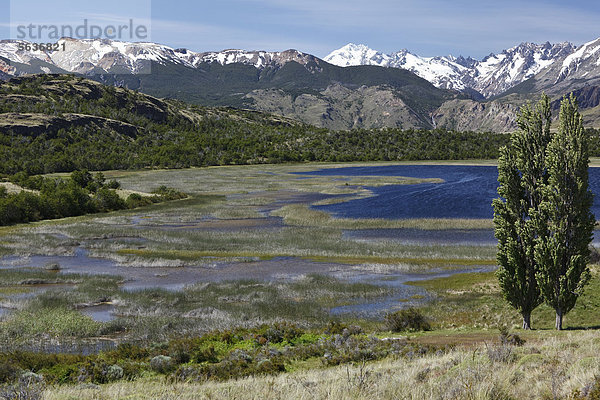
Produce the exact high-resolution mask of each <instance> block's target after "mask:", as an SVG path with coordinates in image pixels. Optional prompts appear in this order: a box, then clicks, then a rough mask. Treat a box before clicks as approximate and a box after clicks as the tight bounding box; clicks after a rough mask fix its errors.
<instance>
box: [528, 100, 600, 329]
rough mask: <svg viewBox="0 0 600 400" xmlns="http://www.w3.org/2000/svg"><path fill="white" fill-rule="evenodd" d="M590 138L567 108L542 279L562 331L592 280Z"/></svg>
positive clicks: (550, 153)
mask: <svg viewBox="0 0 600 400" xmlns="http://www.w3.org/2000/svg"><path fill="white" fill-rule="evenodd" d="M588 147H589V138H588V136H587V134H586V132H585V130H584V129H583V123H582V118H581V114H579V111H578V107H577V101H576V99H575V97H574V96H573V95H572V94H571V96H570V97H569V98H567V97H565V98H564V99H563V101H562V102H561V107H560V116H559V126H558V132H557V133H555V134H554V135H553V137H552V140H551V142H550V143H549V145H548V149H547V156H546V164H547V169H548V174H549V179H548V181H547V183H546V184H544V185H543V197H544V200H543V202H542V203H541V205H540V210H541V212H540V214H539V216H538V221H539V224H538V229H539V231H540V236H539V238H538V244H537V246H536V250H535V253H536V254H535V255H536V257H535V258H536V262H537V264H538V270H537V273H536V277H537V281H538V284H539V287H540V291H541V295H542V297H543V299H544V301H545V302H546V303H547V304H548V305H549V306H551V307H552V308H553V309H554V310H555V311H556V329H559V330H560V329H562V323H563V316H564V315H565V314H566V313H567V312H569V311H570V310H571V309H573V307H574V306H575V303H576V301H577V299H578V298H579V296H580V295H581V294H582V292H583V288H584V286H585V284H586V283H587V282H588V280H589V270H588V267H587V264H588V262H589V257H590V251H589V244H590V242H591V241H592V234H593V229H594V224H595V218H594V215H593V214H592V212H591V206H592V202H593V195H592V193H591V191H590V190H589V187H588V167H589V151H588Z"/></svg>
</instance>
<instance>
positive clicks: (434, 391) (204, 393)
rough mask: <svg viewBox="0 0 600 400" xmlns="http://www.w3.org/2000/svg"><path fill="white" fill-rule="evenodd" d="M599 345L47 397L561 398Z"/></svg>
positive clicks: (489, 346)
mask: <svg viewBox="0 0 600 400" xmlns="http://www.w3.org/2000/svg"><path fill="white" fill-rule="evenodd" d="M599 344H600V334H598V332H583V331H580V332H569V333H564V334H561V335H557V336H550V337H547V338H545V339H540V340H529V341H528V342H527V343H526V344H525V345H524V346H522V347H513V346H509V347H506V346H504V347H503V346H502V345H501V344H500V343H499V341H498V340H497V339H496V340H494V341H490V342H487V343H485V344H479V345H476V346H475V347H473V346H470V347H461V348H456V349H454V350H449V351H440V352H438V354H435V355H430V356H422V357H421V356H418V355H415V356H414V358H410V357H409V358H408V359H406V358H402V359H386V360H384V361H380V362H373V363H364V364H363V363H359V364H356V365H352V366H339V367H335V368H327V369H322V368H316V369H311V370H303V371H298V372H293V373H286V374H282V375H279V376H276V377H261V376H259V377H252V378H246V379H241V380H235V381H229V382H223V383H218V382H217V383H215V382H208V383H176V384H171V383H167V382H165V381H164V380H163V379H157V378H145V379H142V380H139V381H136V382H119V383H116V384H111V385H106V386H101V387H94V388H89V387H85V386H75V387H72V386H71V387H68V386H67V387H57V388H50V389H49V390H48V391H47V392H46V393H45V396H44V399H46V400H55V399H125V398H126V399H164V400H170V399H301V400H304V399H306V400H308V399H311V400H312V399H382V400H385V399H390V400H391V399H482V400H483V399H540V398H550V399H552V398H555V399H559V398H566V397H567V396H569V395H571V394H572V393H573V392H574V391H576V390H581V389H583V388H584V387H586V385H589V384H590V383H592V382H594V380H595V375H597V374H598V373H599V372H600V357H598V352H597V349H598V345H599ZM497 354H501V355H505V356H506V357H497V356H496V355H497Z"/></svg>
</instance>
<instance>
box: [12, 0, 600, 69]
mask: <svg viewBox="0 0 600 400" xmlns="http://www.w3.org/2000/svg"><path fill="white" fill-rule="evenodd" d="M11 3H12V7H9V4H11ZM99 3H100V4H99ZM9 8H12V10H11V11H12V13H11V12H9V11H8V10H9ZM11 14H12V19H11V18H10V17H9V16H10V15H11ZM84 18H89V19H90V20H91V21H97V22H98V23H99V24H109V23H112V22H115V21H117V22H119V21H127V20H129V19H130V18H134V19H135V20H136V21H138V22H139V23H144V24H147V25H151V36H150V39H151V40H152V41H154V42H158V43H163V44H166V45H169V46H172V47H187V48H189V49H191V50H195V51H208V50H222V49H226V48H244V49H248V50H285V49H288V48H296V49H298V50H302V51H305V52H309V53H312V54H315V55H317V56H320V57H323V56H325V55H327V54H328V53H329V52H330V51H331V50H334V49H336V48H339V47H341V46H343V45H345V44H346V43H348V42H354V43H363V44H366V45H368V46H370V47H372V48H375V49H377V50H381V51H385V52H393V51H397V50H400V49H403V48H406V49H408V50H410V51H412V52H414V53H417V54H419V55H423V56H434V55H445V54H454V55H464V56H473V57H475V58H482V57H484V56H485V55H487V54H489V53H490V52H499V51H501V50H503V49H505V48H509V47H512V46H515V45H517V44H519V43H520V42H523V41H532V42H538V43H541V42H545V41H550V42H553V43H554V42H561V41H571V42H573V43H575V44H583V43H585V42H587V41H590V40H593V39H596V38H598V37H600V28H599V27H598V21H600V2H598V1H597V0H596V1H590V0H586V1H577V2H574V3H570V4H568V3H567V2H565V1H554V0H546V1H542V0H530V1H528V2H525V1H523V0H519V1H517V0H503V1H498V0H496V1H487V0H477V1H475V0H452V1H450V0H415V1H413V0H368V1H364V0H360V1H359V0H301V1H283V0H212V1H206V0H196V1H191V0H169V1H167V0H120V1H116V0H105V1H102V2H82V1H81V0H79V1H75V0H58V1H49V0H13V1H12V2H11V1H9V0H0V37H2V38H7V37H9V36H13V37H14V36H15V26H14V25H15V24H16V23H36V24H78V23H80V22H81V21H83V19H84ZM9 23H12V25H13V26H12V35H11V30H10V29H9V28H8V25H9Z"/></svg>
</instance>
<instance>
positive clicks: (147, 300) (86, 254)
mask: <svg viewBox="0 0 600 400" xmlns="http://www.w3.org/2000/svg"><path fill="white" fill-rule="evenodd" d="M474 170H475V171H484V174H483V176H484V177H485V178H486V179H487V178H489V177H488V176H487V175H490V174H491V172H490V171H492V170H495V168H494V167H493V166H468V167H466V166H456V165H450V166H442V165H438V166H431V165H429V166H425V165H397V164H364V165H363V164H349V165H343V164H315V165H277V166H274V165H256V166H240V167H236V166H232V167H215V168H201V169H185V170H147V171H112V172H107V173H106V174H105V175H106V176H107V178H109V179H117V180H118V181H119V182H121V185H122V187H123V189H125V190H129V191H139V192H148V191H151V190H152V189H153V188H155V187H157V186H160V185H169V186H170V187H173V188H175V189H177V190H180V191H183V192H185V193H187V194H188V195H189V197H188V198H187V199H182V200H177V201H171V202H168V203H161V204H154V205H151V206H148V207H144V208H139V209H133V210H124V211H117V212H112V213H107V214H95V215H87V216H81V217H74V218H67V219H62V220H56V221H45V222H39V223H34V224H28V225H17V226H13V227H6V228H2V229H1V230H0V232H1V237H0V251H1V254H2V255H3V256H2V258H0V273H2V274H8V275H10V274H13V275H14V276H21V278H22V279H17V278H15V279H12V280H11V279H8V280H6V279H5V280H2V282H3V284H2V285H3V288H2V289H3V293H6V294H1V295H2V302H1V303H0V306H1V307H2V308H1V309H2V318H3V320H4V324H9V322H10V321H11V320H13V319H15V318H18V317H19V315H20V314H23V313H27V312H31V311H32V310H34V309H40V308H41V309H43V308H45V307H60V308H61V309H64V310H68V311H69V312H72V313H74V314H73V315H77V317H78V318H79V317H81V318H83V320H84V321H88V322H87V325H90V326H94V327H95V329H96V330H95V331H94V332H96V334H101V335H102V336H109V337H111V338H113V339H115V340H117V341H120V340H137V339H140V340H145V339H148V340H150V339H152V340H160V339H161V338H167V337H169V336H170V335H172V334H173V332H178V333H184V332H188V333H192V332H206V331H211V330H214V329H225V328H231V327H236V326H255V325H259V324H261V323H269V322H272V321H277V320H292V321H294V322H296V323H299V324H301V325H303V326H319V325H322V324H324V323H326V322H327V321H329V320H331V319H338V320H344V321H353V322H357V323H360V324H363V325H364V324H366V325H369V324H371V325H372V324H377V323H378V321H381V320H382V318H383V316H384V315H385V314H386V313H388V312H390V311H393V310H395V309H401V308H405V307H408V306H414V305H421V306H422V305H424V304H427V303H431V302H435V301H438V299H439V297H440V296H439V293H436V291H434V290H429V288H427V286H426V285H424V286H423V285H421V286H419V285H417V284H414V282H422V281H427V280H431V279H445V278H449V277H451V276H453V275H454V274H457V273H462V274H464V273H470V272H472V273H489V272H491V271H493V270H494V269H495V252H496V247H495V246H496V244H495V240H494V238H493V233H492V224H491V220H490V219H489V218H478V217H482V216H483V214H482V215H480V214H479V213H477V212H475V213H474V214H468V215H462V214H461V215H458V216H459V217H461V218H434V217H435V216H438V215H439V214H437V210H439V209H440V208H441V207H442V206H441V203H437V204H431V203H423V204H422V206H423V207H421V211H420V212H419V213H417V215H416V217H418V218H397V215H396V214H395V213H394V212H389V213H388V211H389V210H397V209H401V208H402V207H403V206H407V203H411V204H419V203H422V202H421V200H420V199H421V197H420V196H421V195H422V194H423V193H430V192H432V191H435V190H438V189H437V186H440V187H442V186H444V185H446V186H447V185H448V179H450V178H452V179H458V184H456V182H454V183H452V182H450V183H451V186H453V187H460V188H461V190H463V191H466V192H469V193H470V192H471V191H472V190H473V188H472V187H471V186H468V185H465V182H471V181H474V182H477V180H478V179H479V178H473V179H471V178H469V179H466V180H465V178H464V177H462V178H461V176H462V175H461V174H463V175H464V174H465V173H469V174H472V172H473V171H474ZM444 171H445V172H444ZM465 171H466V172H465ZM490 176H491V175H490ZM488 180H489V179H488ZM488 183H489V182H488ZM475 185H476V186H477V187H484V188H487V186H485V185H482V184H481V183H475ZM490 185H491V186H493V182H492V183H489V185H488V186H490ZM491 186H490V187H491ZM488 189H489V188H488ZM444 190H445V191H446V192H445V193H446V197H447V196H449V194H448V192H447V190H448V189H447V188H446V189H444ZM466 192H465V193H466ZM390 193H405V194H407V193H408V195H405V196H401V197H399V198H396V197H394V196H393V195H392V196H391V197H390ZM476 195H477V196H479V197H482V196H483V197H484V198H485V196H488V195H489V193H487V192H486V191H485V190H483V191H481V193H477V194H476ZM411 196H412V197H411ZM436 197H439V195H436ZM382 200H385V201H384V202H385V204H386V207H385V208H381V209H379V211H378V208H377V207H378V204H379V203H381V201H382ZM446 200H447V201H448V204H447V207H448V208H452V207H454V205H455V204H456V202H462V203H465V204H468V203H469V201H466V200H465V199H462V200H461V199H446V198H440V201H446ZM480 200H481V199H480ZM484 200H485V199H484ZM486 201H487V200H486ZM479 206H481V207H484V206H486V207H489V204H485V205H478V207H479ZM330 207H338V208H337V209H340V208H339V207H341V209H345V210H346V211H345V212H344V213H343V215H341V216H340V217H339V218H338V217H334V216H332V215H330V214H329V212H330V211H331V210H332V209H330ZM344 207H345V208H344ZM478 207H472V209H473V210H476V209H478ZM408 209H412V208H411V207H408ZM426 209H430V210H431V213H432V214H431V215H428V214H426V213H423V212H424V211H423V210H426ZM356 210H363V211H368V213H367V214H365V213H364V212H360V213H358V214H356ZM333 214H335V215H336V216H337V215H338V214H339V213H336V212H333ZM404 216H406V215H404ZM365 217H366V218H365ZM472 217H475V218H472ZM8 275H7V276H8ZM98 280H100V281H98ZM98 282H103V283H102V285H101V287H98V286H97V285H98ZM408 282H413V283H410V284H409V283H408ZM49 284H50V285H59V287H60V290H48V285H49ZM11 291H12V292H15V291H17V292H19V291H25V292H26V293H27V295H23V294H19V295H16V294H14V293H12V292H11ZM83 325H84V326H85V325H86V324H83ZM1 333H2V332H0V334H1ZM4 333H5V334H6V332H4ZM9 336H10V335H9ZM34 336H35V335H34ZM75 336H77V335H75ZM81 336H94V335H90V334H89V332H87V331H86V332H83V333H81ZM5 337H7V336H6V335H5Z"/></svg>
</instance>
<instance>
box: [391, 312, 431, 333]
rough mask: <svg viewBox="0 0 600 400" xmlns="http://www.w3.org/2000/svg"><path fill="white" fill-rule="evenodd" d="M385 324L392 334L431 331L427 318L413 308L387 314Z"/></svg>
mask: <svg viewBox="0 0 600 400" xmlns="http://www.w3.org/2000/svg"><path fill="white" fill-rule="evenodd" d="M385 323H386V325H387V327H388V329H389V330H391V331H392V332H405V331H429V330H431V325H430V324H429V321H427V318H426V317H425V316H424V315H423V314H422V313H421V312H420V311H419V310H417V309H416V308H412V307H411V308H407V309H404V310H399V311H395V312H393V313H389V314H387V315H386V316H385Z"/></svg>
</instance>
